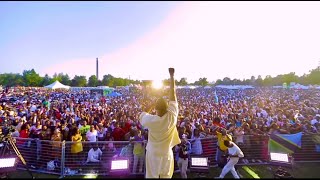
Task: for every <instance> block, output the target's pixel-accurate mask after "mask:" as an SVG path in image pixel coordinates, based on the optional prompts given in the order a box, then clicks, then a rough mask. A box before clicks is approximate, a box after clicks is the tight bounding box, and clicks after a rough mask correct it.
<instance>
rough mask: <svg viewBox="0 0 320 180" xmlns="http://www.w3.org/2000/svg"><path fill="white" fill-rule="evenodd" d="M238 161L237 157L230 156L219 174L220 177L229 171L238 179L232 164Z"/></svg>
mask: <svg viewBox="0 0 320 180" xmlns="http://www.w3.org/2000/svg"><path fill="white" fill-rule="evenodd" d="M238 161H239V158H238V157H231V158H230V160H229V161H228V163H227V164H226V165H225V166H224V167H223V169H222V172H221V174H220V176H219V177H220V178H224V176H225V175H226V174H227V173H228V172H229V171H231V173H232V175H233V177H234V178H236V179H240V177H239V175H238V173H237V171H236V169H235V168H234V165H236V164H237V163H238Z"/></svg>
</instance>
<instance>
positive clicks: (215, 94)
mask: <svg viewBox="0 0 320 180" xmlns="http://www.w3.org/2000/svg"><path fill="white" fill-rule="evenodd" d="M214 100H215V103H218V102H219V98H218V95H217V91H216V90H215V91H214Z"/></svg>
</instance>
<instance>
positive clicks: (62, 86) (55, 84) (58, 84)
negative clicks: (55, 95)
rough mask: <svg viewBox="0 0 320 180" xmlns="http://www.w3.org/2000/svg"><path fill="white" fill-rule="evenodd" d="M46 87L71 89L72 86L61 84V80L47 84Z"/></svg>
mask: <svg viewBox="0 0 320 180" xmlns="http://www.w3.org/2000/svg"><path fill="white" fill-rule="evenodd" d="M45 88H49V89H69V88H70V86H66V85H64V84H61V83H60V82H59V81H55V82H54V83H52V84H49V85H48V86H45Z"/></svg>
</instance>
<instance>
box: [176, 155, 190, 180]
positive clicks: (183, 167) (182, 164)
mask: <svg viewBox="0 0 320 180" xmlns="http://www.w3.org/2000/svg"><path fill="white" fill-rule="evenodd" d="M178 167H179V170H180V174H181V178H184V179H187V169H188V158H186V159H183V158H180V157H179V159H178Z"/></svg>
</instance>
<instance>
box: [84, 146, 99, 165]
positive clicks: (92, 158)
mask: <svg viewBox="0 0 320 180" xmlns="http://www.w3.org/2000/svg"><path fill="white" fill-rule="evenodd" d="M101 156H102V151H101V150H100V148H98V149H97V150H96V151H95V150H94V149H93V148H91V149H90V151H89V152H88V158H87V162H99V161H100V160H99V157H101Z"/></svg>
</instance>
